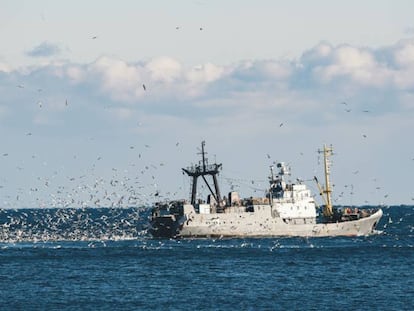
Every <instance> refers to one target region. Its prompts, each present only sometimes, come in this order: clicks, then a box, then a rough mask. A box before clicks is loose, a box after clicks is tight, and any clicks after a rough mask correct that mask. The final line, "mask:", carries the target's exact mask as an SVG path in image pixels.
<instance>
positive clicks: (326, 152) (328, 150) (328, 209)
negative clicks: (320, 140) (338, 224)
mask: <svg viewBox="0 0 414 311" xmlns="http://www.w3.org/2000/svg"><path fill="white" fill-rule="evenodd" d="M322 152H323V162H324V169H325V189H323V193H324V194H325V199H326V200H325V203H326V204H325V208H324V210H323V214H324V216H326V217H331V216H332V215H333V211H332V199H331V193H332V189H331V184H330V180H329V176H330V169H331V167H330V165H331V162H330V160H329V157H330V156H331V155H332V154H333V149H332V145H331V146H330V147H327V146H326V145H323V150H319V153H322Z"/></svg>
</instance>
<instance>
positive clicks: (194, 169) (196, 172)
mask: <svg viewBox="0 0 414 311" xmlns="http://www.w3.org/2000/svg"><path fill="white" fill-rule="evenodd" d="M205 144H206V143H205V141H202V142H201V157H202V161H201V162H200V163H199V164H197V165H193V166H191V167H187V168H183V169H182V170H183V172H185V173H186V174H187V175H188V176H190V177H192V178H193V182H192V186H191V204H193V205H194V204H196V199H197V179H198V177H200V176H201V178H203V180H204V182H205V184H206V185H207V187H208V189H209V190H210V193H211V195H212V196H213V197H214V200H215V201H216V202H217V204H218V205H219V206H220V198H221V196H220V189H219V186H218V181H217V175H218V173H219V169H220V168H221V163H220V164H217V163H214V164H208V161H207V158H206V154H207V152H205V151H204V146H205ZM207 175H211V176H212V177H213V184H214V190H213V189H212V188H211V186H210V184H209V183H208V181H207V179H206V177H205V176H207Z"/></svg>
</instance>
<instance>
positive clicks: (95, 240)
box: [0, 206, 414, 310]
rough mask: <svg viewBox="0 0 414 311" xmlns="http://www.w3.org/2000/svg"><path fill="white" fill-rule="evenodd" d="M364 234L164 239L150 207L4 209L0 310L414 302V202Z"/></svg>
mask: <svg viewBox="0 0 414 311" xmlns="http://www.w3.org/2000/svg"><path fill="white" fill-rule="evenodd" d="M383 211H384V216H383V218H382V219H381V222H380V223H379V226H378V228H377V229H378V233H377V234H375V235H372V236H368V237H353V238H343V237H341V238H311V239H306V238H268V239H215V240H213V239H195V240H160V239H153V238H151V237H150V236H149V235H148V234H147V232H146V228H147V225H148V216H149V212H148V210H147V209H144V208H83V209H70V208H62V209H18V210H10V209H0V310H414V206H391V207H384V208H383Z"/></svg>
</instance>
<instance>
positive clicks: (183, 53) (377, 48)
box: [0, 0, 414, 208]
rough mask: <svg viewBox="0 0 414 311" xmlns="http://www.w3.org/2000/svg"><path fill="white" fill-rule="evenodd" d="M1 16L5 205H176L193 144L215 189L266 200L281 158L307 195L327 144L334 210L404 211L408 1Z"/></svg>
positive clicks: (162, 6) (18, 4)
mask: <svg viewBox="0 0 414 311" xmlns="http://www.w3.org/2000/svg"><path fill="white" fill-rule="evenodd" d="M0 8H1V10H0V40H1V41H2V49H1V50H0V94H1V96H0V135H1V146H0V171H1V177H0V202H1V204H2V206H4V207H10V208H18V207H45V206H111V205H115V206H127V205H133V204H149V203H151V202H153V201H154V199H155V197H154V194H155V193H159V194H160V197H162V198H187V197H188V195H189V191H190V189H189V187H190V185H189V181H188V180H187V179H186V178H185V176H183V175H182V174H181V168H182V167H185V166H187V165H188V164H191V163H195V162H197V161H198V158H197V157H198V155H197V152H198V150H197V148H198V147H199V146H200V143H201V141H202V140H205V141H206V148H207V151H208V152H209V159H210V161H213V160H214V159H217V161H219V162H222V163H223V171H222V172H221V177H220V182H221V186H222V188H223V190H222V192H224V193H225V192H227V191H228V190H229V189H236V190H239V191H240V192H241V194H242V196H251V195H253V196H255V195H262V194H263V190H264V189H265V188H266V186H267V181H266V178H267V176H268V173H269V166H270V165H272V163H273V162H276V161H285V162H287V163H289V164H290V165H291V166H292V180H295V179H296V178H300V179H303V180H305V181H307V184H308V185H309V186H310V187H311V189H312V190H313V192H314V193H317V190H316V186H315V185H314V183H313V182H312V181H311V179H312V178H313V176H314V175H317V176H321V175H322V166H321V164H320V159H319V157H318V153H317V150H318V148H321V147H322V146H323V144H325V143H326V144H332V145H333V147H334V149H335V152H336V154H335V156H334V158H333V168H332V178H333V183H334V184H335V187H334V199H335V202H336V203H338V204H380V203H385V204H401V203H403V204H412V203H413V202H414V201H413V199H414V188H413V187H412V184H411V176H412V175H413V173H414V147H413V145H412V143H411V140H412V139H411V133H413V130H414V123H413V116H414V23H413V22H412V16H410V13H411V12H413V11H414V4H412V2H411V1H398V2H395V1H364V2H363V3H359V2H358V1H348V2H346V3H345V2H343V3H342V2H341V3H339V2H337V3H333V2H332V1H312V2H311V1H308V2H305V1H202V0H198V1H121V2H117V3H116V4H115V2H112V1H87V2H86V3H84V2H83V1H59V2H57V1H36V2H34V1H0ZM144 85H145V89H144ZM201 192H202V193H201V194H204V193H203V192H205V189H204V190H202V191H201ZM157 198H159V197H157ZM319 201H320V202H321V200H319Z"/></svg>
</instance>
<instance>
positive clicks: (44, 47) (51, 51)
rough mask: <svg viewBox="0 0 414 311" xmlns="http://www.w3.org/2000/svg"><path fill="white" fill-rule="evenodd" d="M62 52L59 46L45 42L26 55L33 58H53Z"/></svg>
mask: <svg viewBox="0 0 414 311" xmlns="http://www.w3.org/2000/svg"><path fill="white" fill-rule="evenodd" d="M61 52H62V49H61V48H60V46H59V45H58V44H54V43H50V42H47V41H44V42H42V43H40V44H39V45H37V46H35V47H34V48H33V49H31V50H30V51H27V52H26V55H28V56H31V57H51V56H56V55H59V54H60V53H61Z"/></svg>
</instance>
